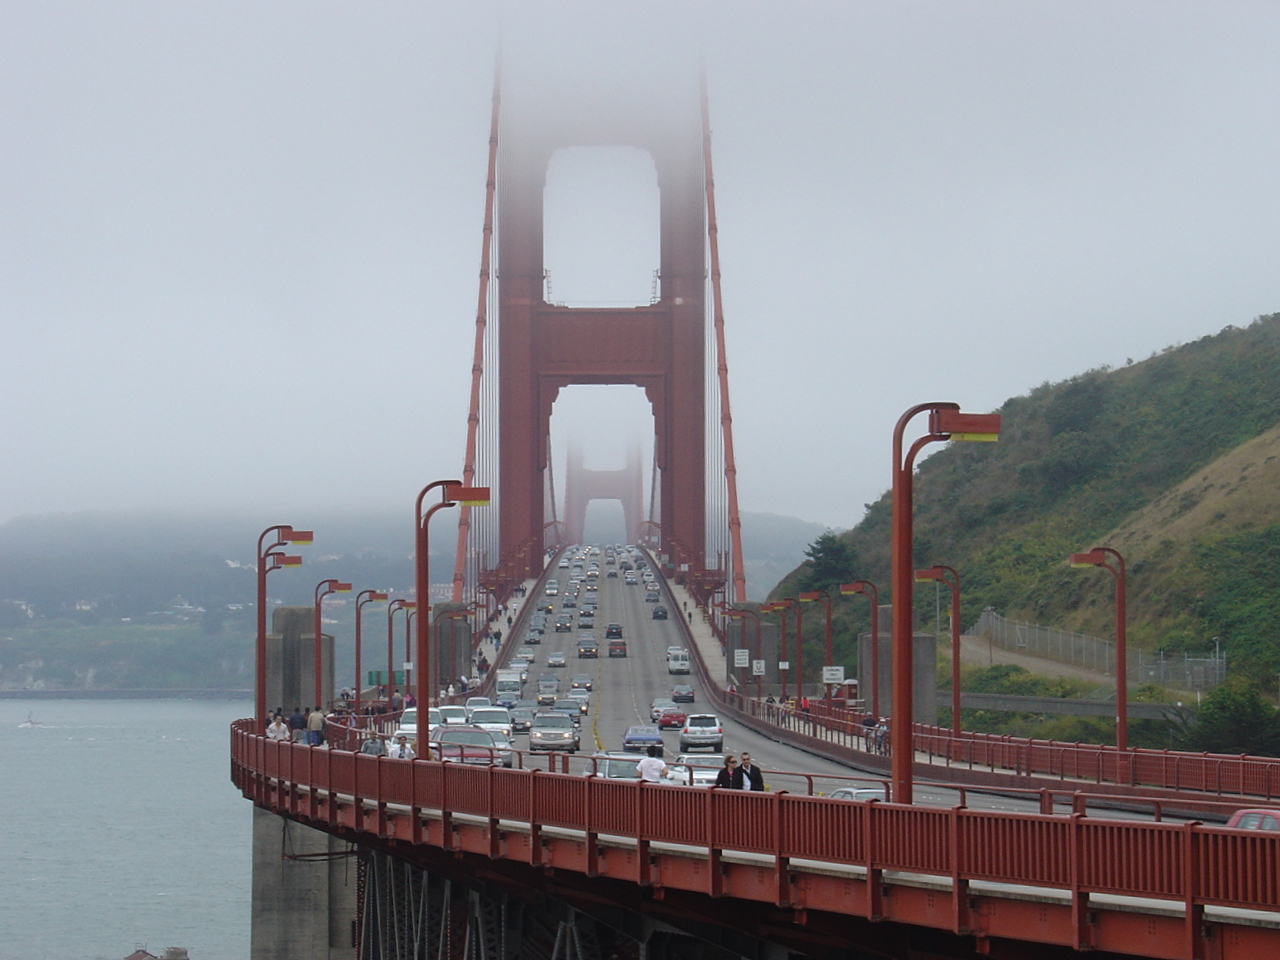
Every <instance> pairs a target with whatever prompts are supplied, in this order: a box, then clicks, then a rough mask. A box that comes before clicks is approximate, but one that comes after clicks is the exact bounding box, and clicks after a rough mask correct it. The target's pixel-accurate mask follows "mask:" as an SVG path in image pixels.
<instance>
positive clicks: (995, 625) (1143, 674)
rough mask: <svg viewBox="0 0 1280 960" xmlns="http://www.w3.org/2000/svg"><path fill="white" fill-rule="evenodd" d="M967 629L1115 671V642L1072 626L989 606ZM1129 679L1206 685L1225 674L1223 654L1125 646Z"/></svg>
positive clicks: (1018, 649) (1021, 648)
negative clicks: (1024, 617)
mask: <svg viewBox="0 0 1280 960" xmlns="http://www.w3.org/2000/svg"><path fill="white" fill-rule="evenodd" d="M969 633H970V634H971V635H974V636H979V637H982V638H983V639H984V640H989V641H990V642H992V643H994V644H995V645H996V646H997V647H999V648H1001V649H1002V650H1011V651H1013V652H1015V653H1024V654H1026V655H1027V656H1030V657H1040V658H1041V659H1043V660H1055V661H1057V662H1058V663H1067V664H1071V665H1072V666H1076V667H1082V668H1083V669H1085V670H1092V671H1094V672H1096V673H1106V674H1111V675H1112V676H1114V675H1115V671H1116V645H1115V643H1114V642H1112V641H1111V640H1100V639H1099V638H1097V637H1088V636H1085V635H1084V634H1082V633H1072V632H1071V631H1070V630H1059V629H1058V628H1056V627H1046V626H1042V625H1040V624H1038V623H1028V622H1026V621H1024V620H1013V619H1010V618H1008V617H1002V616H1000V614H998V613H996V612H995V611H994V610H992V609H991V608H990V607H988V608H987V609H986V610H983V611H982V616H980V617H979V618H978V622H977V623H976V624H974V625H973V627H971V628H970V630H969ZM1128 674H1129V683H1130V684H1140V683H1158V684H1160V685H1161V686H1166V687H1173V688H1176V689H1179V690H1193V691H1201V692H1204V691H1208V690H1212V689H1213V688H1214V687H1216V686H1217V685H1218V684H1220V683H1222V682H1223V681H1224V680H1225V679H1226V677H1227V658H1226V656H1225V655H1223V654H1221V653H1205V654H1191V653H1184V654H1181V655H1177V654H1165V653H1150V652H1148V651H1146V650H1135V649H1133V648H1132V647H1130V648H1129V664H1128Z"/></svg>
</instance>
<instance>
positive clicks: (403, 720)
mask: <svg viewBox="0 0 1280 960" xmlns="http://www.w3.org/2000/svg"><path fill="white" fill-rule="evenodd" d="M417 725H418V710H417V708H416V707H412V708H410V709H408V710H406V711H405V712H404V713H402V714H401V715H400V726H402V727H416V726H417Z"/></svg>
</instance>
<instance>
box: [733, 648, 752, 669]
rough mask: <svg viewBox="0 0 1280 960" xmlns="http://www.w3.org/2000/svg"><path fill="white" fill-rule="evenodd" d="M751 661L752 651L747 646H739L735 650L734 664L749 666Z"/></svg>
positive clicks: (736, 665)
mask: <svg viewBox="0 0 1280 960" xmlns="http://www.w3.org/2000/svg"><path fill="white" fill-rule="evenodd" d="M750 663H751V651H750V650H748V649H747V648H746V647H738V648H737V649H736V650H734V651H733V665H734V666H735V667H745V666H749V665H750Z"/></svg>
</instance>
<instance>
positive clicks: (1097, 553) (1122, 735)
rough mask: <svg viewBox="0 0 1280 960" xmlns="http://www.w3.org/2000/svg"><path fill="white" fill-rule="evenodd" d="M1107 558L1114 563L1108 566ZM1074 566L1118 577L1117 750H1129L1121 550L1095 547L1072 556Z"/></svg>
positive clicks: (1116, 581)
mask: <svg viewBox="0 0 1280 960" xmlns="http://www.w3.org/2000/svg"><path fill="white" fill-rule="evenodd" d="M1108 558H1112V559H1114V560H1115V563H1114V564H1112V563H1108V562H1107V561H1108ZM1068 562H1069V563H1070V564H1071V566H1073V567H1101V568H1102V569H1103V570H1107V571H1109V572H1110V573H1111V575H1112V577H1114V578H1115V587H1116V749H1117V750H1120V751H1125V750H1128V749H1129V644H1128V640H1127V638H1126V635H1125V620H1126V615H1125V592H1126V587H1125V568H1124V557H1122V556H1121V555H1120V551H1118V550H1113V549H1112V548H1111V547H1094V548H1093V549H1092V550H1090V551H1089V552H1088V553H1073V554H1071V556H1070V557H1069V558H1068Z"/></svg>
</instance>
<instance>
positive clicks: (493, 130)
mask: <svg viewBox="0 0 1280 960" xmlns="http://www.w3.org/2000/svg"><path fill="white" fill-rule="evenodd" d="M501 100H502V67H501V64H498V65H497V66H496V67H495V68H494V73H493V112H492V115H491V117H490V119H489V172H488V177H487V179H486V180H485V191H484V233H483V240H482V241H481V244H480V295H479V298H478V303H477V305H476V339H475V349H474V351H473V353H472V360H471V401H470V405H469V408H468V411H467V449H466V454H465V455H464V457H463V463H462V482H463V484H464V485H466V486H472V485H473V484H474V481H475V474H476V433H477V430H478V428H479V426H480V386H481V383H482V381H483V378H484V339H485V327H486V326H487V325H488V322H489V310H488V304H489V275H490V261H491V259H492V249H493V206H494V195H495V192H496V189H497V183H498V107H499V105H500V103H501ZM470 532H471V508H470V507H469V506H467V505H466V504H463V505H462V507H461V509H460V510H459V512H458V549H457V552H456V553H455V555H454V560H453V600H454V602H455V603H457V602H459V601H461V600H462V598H463V588H464V586H465V584H466V576H467V573H466V569H467V568H466V563H467V538H468V536H469V534H470ZM418 602H419V603H429V602H430V601H429V599H428V598H426V597H419V598H418Z"/></svg>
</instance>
